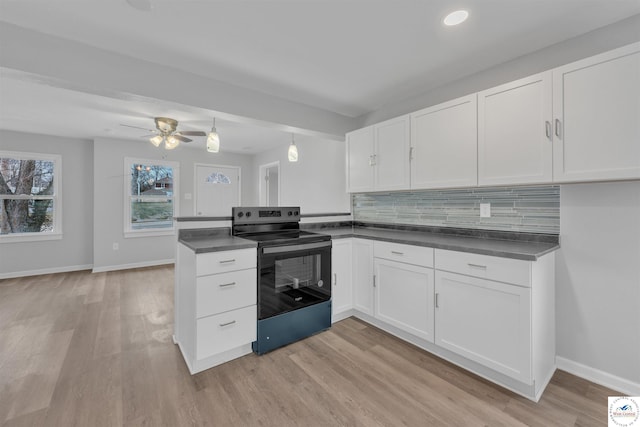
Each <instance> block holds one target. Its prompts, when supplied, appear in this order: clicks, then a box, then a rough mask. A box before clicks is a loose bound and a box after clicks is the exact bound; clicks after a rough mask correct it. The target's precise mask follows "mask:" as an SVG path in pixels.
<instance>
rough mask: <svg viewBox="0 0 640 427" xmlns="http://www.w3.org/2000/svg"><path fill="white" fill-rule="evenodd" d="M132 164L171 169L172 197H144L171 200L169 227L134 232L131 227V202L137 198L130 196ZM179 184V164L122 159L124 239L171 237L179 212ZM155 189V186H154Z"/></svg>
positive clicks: (131, 158)
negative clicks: (171, 213) (171, 211)
mask: <svg viewBox="0 0 640 427" xmlns="http://www.w3.org/2000/svg"><path fill="white" fill-rule="evenodd" d="M134 164H141V165H153V166H165V167H170V168H172V169H173V178H172V179H173V182H172V189H171V190H172V195H171V197H169V196H145V198H146V199H157V200H159V201H160V200H161V201H165V200H169V199H171V201H172V204H173V218H172V222H171V227H162V228H146V229H143V230H135V229H133V228H132V227H131V202H132V200H133V199H134V198H136V197H138V196H135V195H132V194H131V176H132V175H131V168H132V167H133V165H134ZM179 182H180V162H174V161H169V160H158V159H142V158H138V157H125V158H124V179H123V190H124V191H123V196H124V197H123V201H124V209H123V211H124V237H125V238H130V237H134V238H135V237H153V236H171V235H175V233H176V224H175V217H176V216H177V215H178V212H180V211H179V201H180V197H179V189H180V187H179ZM154 188H155V185H154Z"/></svg>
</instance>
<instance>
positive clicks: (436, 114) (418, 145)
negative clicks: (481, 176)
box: [411, 94, 478, 189]
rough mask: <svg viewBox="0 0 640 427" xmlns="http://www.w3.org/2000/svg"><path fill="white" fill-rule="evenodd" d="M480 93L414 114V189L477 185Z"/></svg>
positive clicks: (412, 118) (412, 120)
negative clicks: (478, 97)
mask: <svg viewBox="0 0 640 427" xmlns="http://www.w3.org/2000/svg"><path fill="white" fill-rule="evenodd" d="M477 158H478V157H477V110H476V95H475V94H474V95H470V96H465V97H464V98H459V99H456V100H453V101H450V102H446V103H444V104H440V105H436V106H434V107H430V108H427V109H424V110H421V111H418V112H415V113H413V114H412V115H411V188H416V189H418V188H444V187H465V186H476V185H477V183H478V175H477Z"/></svg>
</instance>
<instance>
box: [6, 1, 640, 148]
mask: <svg viewBox="0 0 640 427" xmlns="http://www.w3.org/2000/svg"><path fill="white" fill-rule="evenodd" d="M131 4H133V5H136V6H139V7H140V6H142V8H143V9H144V6H145V5H149V6H151V8H150V9H151V10H148V11H144V10H139V9H136V8H134V7H132V6H131ZM0 6H1V12H2V13H1V18H0V19H1V20H3V21H5V22H8V23H11V24H15V25H18V26H21V27H24V28H27V29H31V30H36V31H39V32H43V33H45V34H50V35H54V36H58V37H62V38H66V39H70V40H75V41H79V42H82V43H85V44H88V45H91V46H95V47H98V48H101V49H105V50H109V51H114V52H118V53H120V54H123V55H128V56H132V57H136V58H141V59H145V60H148V61H151V62H154V63H157V64H160V65H167V66H172V67H176V68H179V69H183V70H185V71H189V72H190V73H195V74H200V75H203V76H207V77H210V78H215V79H217V80H220V81H223V82H226V83H231V84H235V85H239V86H243V87H247V88H250V89H253V90H256V91H260V92H263V93H267V94H271V95H275V96H278V97H280V98H284V99H288V100H290V101H294V102H298V103H301V104H306V105H310V106H314V107H318V108H322V109H325V110H328V111H332V112H335V113H338V114H341V115H344V116H349V117H357V116H360V115H362V114H366V113H370V112H372V111H375V110H378V109H380V108H381V107H383V106H384V105H386V104H390V103H394V102H398V101H401V100H403V99H406V98H408V97H410V96H413V95H416V94H418V93H423V92H426V91H428V90H431V89H433V88H436V87H438V86H442V85H444V84H447V83H449V82H451V81H454V80H456V79H459V78H462V77H464V76H466V75H470V74H473V73H476V72H478V71H481V70H484V69H487V68H489V67H491V66H494V65H497V64H500V63H503V62H505V61H508V60H511V59H514V58H516V57H518V56H521V55H524V54H527V53H530V52H533V51H536V50H538V49H541V48H543V47H546V46H549V45H552V44H554V43H558V42H560V41H563V40H566V39H568V38H571V37H574V36H577V35H579V34H583V33H586V32H588V31H591V30H593V29H596V28H599V27H602V26H605V25H608V24H611V23H613V22H617V21H619V20H621V19H624V18H626V17H629V16H632V15H635V14H638V13H640V0H473V1H472V0H455V1H452V0H429V1H426V0H424V1H421V0H385V1H381V0H210V1H192V0H128V2H127V0H75V1H74V0H0ZM458 7H464V8H466V9H468V10H469V11H470V18H469V20H468V21H467V22H466V23H464V24H463V25H461V26H459V27H451V28H445V27H444V26H443V25H442V24H441V20H442V18H443V17H444V15H445V14H446V13H447V12H449V11H451V10H453V9H456V8H458ZM2 79H3V81H2V97H3V101H2V102H1V103H0V108H1V109H0V114H1V117H0V127H2V128H9V129H13V130H31V131H33V126H34V125H35V126H37V125H38V124H37V123H42V120H43V111H47V112H51V114H50V116H51V117H50V118H46V119H45V120H46V121H49V120H50V121H51V123H50V125H51V126H49V128H53V129H55V131H56V132H58V134H65V132H66V134H68V136H80V137H93V136H96V135H102V136H104V135H108V134H111V135H113V136H119V137H136V136H137V135H134V134H132V133H131V132H130V131H127V132H129V133H127V132H123V131H122V129H115V128H114V126H113V123H118V122H122V123H126V124H132V125H137V126H143V127H153V122H152V120H150V118H151V117H154V116H157V115H169V116H170V117H173V116H171V114H174V116H176V118H178V117H179V120H180V121H181V123H182V124H183V125H184V129H185V130H186V129H187V128H188V129H202V130H207V128H209V127H210V126H211V124H210V117H211V116H212V114H213V112H208V111H204V110H198V109H196V108H191V107H188V106H177V105H171V104H167V103H164V102H162V101H161V100H155V101H149V102H147V101H148V100H141V101H139V102H138V103H136V102H131V101H130V100H122V99H114V98H112V97H101V96H97V95H95V94H94V95H92V94H87V93H79V92H77V91H72V90H69V89H67V88H62V87H58V88H56V87H51V86H50V85H46V84H42V83H41V82H37V81H32V80H28V79H23V78H18V77H16V76H12V75H9V76H7V75H6V73H5V74H4V75H3V76H2ZM25 94H29V97H28V98H29V100H26V99H23V98H25V96H24V95H25ZM44 106H47V108H46V110H44V109H43V108H44ZM45 116H47V117H48V116H49V115H48V114H46V115H45ZM70 117H74V118H75V119H73V120H70ZM114 120H115V121H114ZM34 122H37V123H35V124H34ZM45 124H46V123H45ZM22 127H26V128H27V129H22ZM74 127H75V128H74ZM217 127H218V128H219V129H218V130H219V131H220V134H221V136H222V137H223V138H227V139H228V140H231V139H229V138H231V136H232V135H233V138H235V137H236V133H237V138H239V139H242V138H244V140H243V141H240V140H238V142H237V143H235V142H234V144H233V150H234V151H239V152H242V151H245V152H257V151H261V150H263V149H266V148H269V147H270V146H274V145H277V144H278V142H276V141H282V140H283V139H285V140H286V141H288V140H289V138H290V136H288V134H287V133H283V132H282V131H279V130H274V129H269V128H264V127H261V126H258V127H254V126H248V127H247V126H244V125H240V124H238V123H236V122H233V121H229V122H225V121H221V122H220V123H218V126H217ZM227 127H228V129H227ZM243 127H244V128H245V129H243V130H241V128H243ZM72 128H73V129H72ZM104 129H111V130H110V131H105V130H104ZM249 129H251V130H249ZM91 131H92V132H93V133H91ZM227 132H228V134H227ZM43 133H54V132H51V131H49V132H43ZM223 147H224V145H223Z"/></svg>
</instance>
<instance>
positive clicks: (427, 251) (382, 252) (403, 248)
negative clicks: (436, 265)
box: [373, 241, 433, 268]
mask: <svg viewBox="0 0 640 427" xmlns="http://www.w3.org/2000/svg"><path fill="white" fill-rule="evenodd" d="M373 256H374V257H376V258H384V259H390V260H392V261H398V262H404V263H407V264H413V265H419V266H421V267H432V268H433V248H426V247H424V246H413V245H403V244H401V243H391V242H377V241H376V242H373Z"/></svg>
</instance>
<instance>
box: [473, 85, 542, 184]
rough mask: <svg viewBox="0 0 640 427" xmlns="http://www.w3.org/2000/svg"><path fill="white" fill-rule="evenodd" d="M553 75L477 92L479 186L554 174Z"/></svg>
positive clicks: (530, 181) (529, 181) (534, 181)
mask: <svg viewBox="0 0 640 427" xmlns="http://www.w3.org/2000/svg"><path fill="white" fill-rule="evenodd" d="M551 106H552V101H551V73H550V72H545V73H541V74H537V75H535V76H530V77H527V78H524V79H521V80H517V81H515V82H511V83H507V84H504V85H501V86H498V87H494V88H491V89H488V90H485V91H482V92H480V93H478V185H511V184H540V183H546V182H551V178H552V157H553V154H552V151H553V142H552V133H551V132H552V126H551V121H552V114H551Z"/></svg>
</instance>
